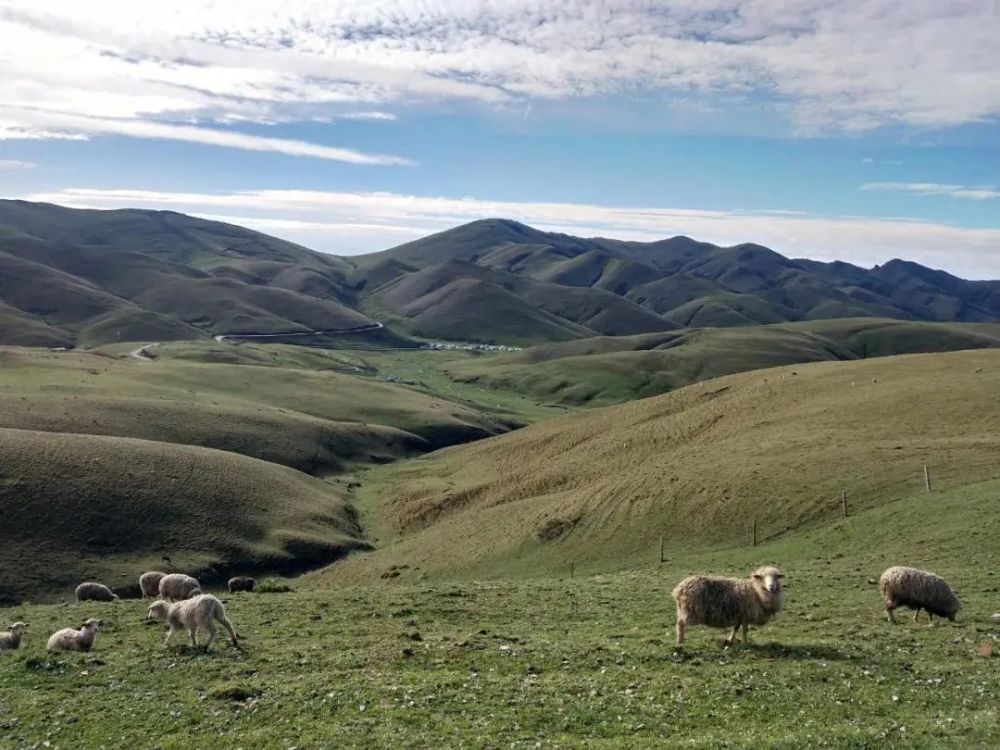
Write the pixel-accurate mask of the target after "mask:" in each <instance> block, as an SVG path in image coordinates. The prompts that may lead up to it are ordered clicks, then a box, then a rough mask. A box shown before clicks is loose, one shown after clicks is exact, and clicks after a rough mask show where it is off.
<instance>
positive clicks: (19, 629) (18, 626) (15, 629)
mask: <svg viewBox="0 0 1000 750" xmlns="http://www.w3.org/2000/svg"><path fill="white" fill-rule="evenodd" d="M27 629H28V626H27V625H26V624H24V623H23V622H15V623H14V624H13V625H11V626H10V632H11V633H13V634H14V635H21V634H22V633H23V632H24V631H25V630H27Z"/></svg>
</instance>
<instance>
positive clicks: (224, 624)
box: [219, 615, 240, 648]
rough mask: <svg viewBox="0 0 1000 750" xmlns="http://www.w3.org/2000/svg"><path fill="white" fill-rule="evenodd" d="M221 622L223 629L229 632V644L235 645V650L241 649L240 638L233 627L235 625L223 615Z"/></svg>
mask: <svg viewBox="0 0 1000 750" xmlns="http://www.w3.org/2000/svg"><path fill="white" fill-rule="evenodd" d="M219 622H221V623H222V627H224V628H225V629H226V630H227V631H228V632H229V642H230V643H232V644H233V648H239V647H240V642H239V640H238V636H237V635H236V628H234V627H233V623H231V622H230V621H229V618H228V617H226V616H225V615H222V617H221V618H220V619H219Z"/></svg>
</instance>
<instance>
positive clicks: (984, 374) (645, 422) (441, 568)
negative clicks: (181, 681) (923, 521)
mask: <svg viewBox="0 0 1000 750" xmlns="http://www.w3.org/2000/svg"><path fill="white" fill-rule="evenodd" d="M998 387H1000V352H998V351H991V350H983V351H968V352H956V353H947V354H934V355H912V356H899V357H887V358H881V359H869V360H863V361H857V362H847V363H844V362H832V363H816V364H810V365H798V366H795V367H784V368H778V369H772V370H765V371H757V372H751V373H744V374H740V375H733V376H729V377H726V378H720V379H716V380H712V381H709V382H705V383H700V384H697V385H693V386H688V387H687V388H683V389H680V390H678V391H675V392H674V393H672V394H668V395H665V396H659V397H656V398H652V399H644V400H641V401H633V402H630V403H627V404H623V405H620V406H616V407H609V408H605V409H600V410H593V411H588V412H579V413H576V414H571V415H567V416H565V417H560V418H557V419H552V420H547V421H545V422H543V423H540V424H536V425H533V426H530V427H528V428H525V429H523V430H519V431H517V432H515V433H512V434H509V435H505V436H502V437H499V438H494V439H490V440H485V441H481V442H479V443H475V444H472V445H468V446H462V447H458V448H451V449H448V450H444V451H440V452H438V453H435V454H432V455H430V456H427V457H424V458H422V459H419V460H416V461H412V462H408V463H406V464H401V465H398V466H393V467H387V468H385V469H380V470H378V471H372V472H369V476H368V479H367V481H366V482H365V485H364V486H363V487H362V489H361V491H360V492H361V494H360V495H359V496H358V502H359V507H360V508H361V509H362V511H363V513H364V517H365V525H366V528H368V529H370V530H371V538H372V541H373V542H375V543H376V544H377V546H378V547H379V548H380V549H379V551H378V552H376V553H375V554H373V555H371V556H358V557H356V558H354V559H351V560H348V561H347V562H345V564H344V565H342V566H335V567H334V568H332V569H330V571H329V576H331V577H332V578H337V579H339V578H345V579H349V580H355V579H357V578H362V579H370V578H377V577H378V576H379V575H382V574H383V573H385V572H386V570H387V569H388V568H389V567H390V566H391V565H403V564H405V565H409V566H410V567H411V568H413V569H419V570H421V571H426V572H428V573H429V574H432V575H459V576H480V575H496V574H524V573H534V574H542V573H543V572H545V571H551V570H555V569H564V568H565V567H566V566H567V565H568V564H570V563H571V562H574V561H575V562H579V563H580V564H581V565H587V566H592V567H593V568H594V569H598V570H606V569H608V568H609V567H618V566H622V567H625V566H629V565H633V564H635V562H636V561H637V560H640V559H648V557H649V555H650V554H652V552H651V550H654V549H655V547H656V545H657V543H658V541H657V540H658V539H659V537H660V535H661V534H662V535H663V536H664V537H665V540H666V543H667V545H668V548H670V549H675V548H681V549H684V550H688V551H690V550H691V549H700V548H704V547H705V546H706V545H708V546H715V545H738V544H742V543H744V542H745V540H746V539H747V538H748V534H749V527H750V523H751V521H752V520H754V519H755V520H756V521H757V524H758V530H759V536H760V537H761V538H771V537H777V536H780V535H782V534H784V533H787V532H789V531H791V530H795V529H799V528H807V527H810V526H813V525H815V524H819V523H823V522H828V521H829V520H830V519H831V518H834V517H836V515H837V514H838V513H839V512H840V507H839V498H840V496H841V492H842V491H846V492H847V494H848V498H849V502H850V504H851V506H852V507H853V508H854V509H855V510H859V509H863V508H868V507H875V506H878V505H880V504H882V503H885V502H888V501H890V500H892V499H894V498H897V497H901V496H904V495H909V494H912V493H913V492H914V491H915V490H916V489H917V488H919V487H920V486H921V485H922V482H923V474H922V472H923V467H924V466H929V467H930V470H931V472H932V476H933V478H934V481H935V482H936V483H937V485H938V486H940V487H953V486H956V485H957V484H963V483H967V482H971V481H977V480H983V479H988V478H992V477H995V476H997V475H998V473H1000V469H998V466H997V461H996V459H997V446H998V444H1000V425H998V424H997V420H996V411H995V409H994V406H993V405H994V404H995V399H996V393H997V389H998Z"/></svg>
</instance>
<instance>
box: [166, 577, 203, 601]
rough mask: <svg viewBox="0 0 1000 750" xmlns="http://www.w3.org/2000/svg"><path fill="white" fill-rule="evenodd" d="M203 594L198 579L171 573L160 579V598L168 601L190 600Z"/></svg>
mask: <svg viewBox="0 0 1000 750" xmlns="http://www.w3.org/2000/svg"><path fill="white" fill-rule="evenodd" d="M200 593H201V584H200V583H198V581H197V579H195V578H192V577H191V576H188V575H184V574H183V573H171V574H170V575H165V576H163V578H161V579H160V590H159V594H160V598H161V599H167V600H168V601H172V602H175V601H180V600H181V599H190V598H191V597H192V596H197V595H198V594H200Z"/></svg>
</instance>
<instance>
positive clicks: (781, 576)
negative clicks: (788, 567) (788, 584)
mask: <svg viewBox="0 0 1000 750" xmlns="http://www.w3.org/2000/svg"><path fill="white" fill-rule="evenodd" d="M784 577H785V574H784V573H778V574H777V575H776V576H775V578H784Z"/></svg>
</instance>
